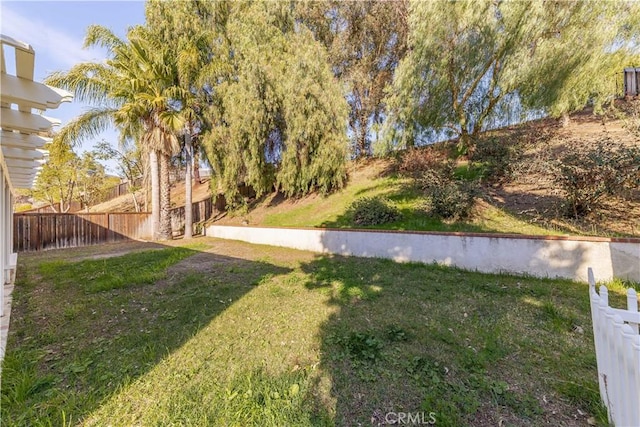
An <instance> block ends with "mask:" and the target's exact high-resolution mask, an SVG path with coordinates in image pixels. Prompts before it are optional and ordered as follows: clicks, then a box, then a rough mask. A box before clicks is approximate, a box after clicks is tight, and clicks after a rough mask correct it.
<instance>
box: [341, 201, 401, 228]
mask: <svg viewBox="0 0 640 427" xmlns="http://www.w3.org/2000/svg"><path fill="white" fill-rule="evenodd" d="M348 214H349V215H350V216H351V221H352V222H353V224H355V225H365V226H366V225H381V224H387V223H389V222H393V221H397V220H398V219H400V217H401V214H400V211H398V209H396V208H395V207H393V206H391V205H390V204H389V203H388V202H387V201H386V200H384V199H381V198H378V197H364V198H361V199H358V200H356V201H355V202H353V203H352V204H351V206H350V207H349V209H348Z"/></svg>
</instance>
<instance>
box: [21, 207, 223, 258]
mask: <svg viewBox="0 0 640 427" xmlns="http://www.w3.org/2000/svg"><path fill="white" fill-rule="evenodd" d="M223 202H224V200H222V206H221V207H218V204H220V200H218V203H217V204H216V205H214V203H213V201H212V199H211V198H207V199H205V200H201V201H199V202H195V203H193V205H192V206H193V208H192V209H193V223H194V225H195V227H196V230H194V234H199V231H200V230H199V229H198V227H199V226H201V225H202V223H203V222H204V221H206V220H208V219H209V218H211V217H212V216H213V214H214V212H216V211H217V210H220V209H224V203H223ZM171 228H172V229H173V234H174V235H182V234H184V206H182V207H179V208H175V209H172V210H171ZM13 230H14V232H13V236H14V243H13V245H14V251H15V252H22V251H39V250H46V249H60V248H73V247H77V246H89V245H96V244H99V243H107V242H116V241H120V240H130V239H133V240H136V239H150V238H151V237H152V235H151V234H152V224H151V214H150V213H149V212H120V213H115V212H113V213H94V212H91V213H50V212H30V213H24V212H21V213H16V214H14V216H13Z"/></svg>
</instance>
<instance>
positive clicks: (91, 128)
mask: <svg viewBox="0 0 640 427" xmlns="http://www.w3.org/2000/svg"><path fill="white" fill-rule="evenodd" d="M127 39H128V41H127V42H125V41H123V40H121V39H120V38H118V37H117V36H116V35H115V34H113V33H112V32H111V31H110V30H108V29H106V28H104V27H101V26H90V27H89V28H88V30H87V37H86V39H85V46H95V45H98V46H102V47H105V48H106V49H107V51H108V54H109V59H108V60H107V61H106V62H104V63H81V64H78V65H76V66H74V67H73V68H71V70H69V71H67V72H55V73H53V74H51V75H50V76H49V77H48V78H47V79H46V83H47V84H51V85H54V86H58V87H62V88H65V89H67V90H71V91H73V92H75V96H76V99H78V100H80V101H83V102H87V103H89V104H92V105H94V107H93V108H91V109H90V110H88V111H86V112H85V113H83V114H81V115H80V116H78V117H77V118H75V119H74V120H73V121H71V122H70V123H69V124H68V125H67V126H65V127H64V128H63V129H61V131H60V133H59V135H58V138H60V139H61V140H63V141H66V142H68V143H70V144H75V143H77V142H80V141H82V140H85V139H88V138H92V137H95V136H97V135H98V134H99V133H100V132H102V131H103V130H106V129H107V128H108V127H109V126H111V125H115V126H116V128H117V129H118V130H119V131H120V136H121V139H123V140H125V139H134V140H137V141H138V142H139V144H140V145H141V148H142V149H143V150H144V151H145V152H146V153H147V155H148V156H149V164H150V169H151V187H152V218H153V230H154V232H153V235H154V238H155V239H161V240H164V239H169V238H170V237H171V218H170V216H169V209H170V205H171V204H170V200H169V179H168V177H169V171H168V168H169V159H170V156H171V155H173V154H175V153H176V151H177V149H178V147H179V144H178V141H177V138H176V136H175V134H176V131H177V130H178V129H181V128H182V126H183V122H182V120H181V118H180V115H179V112H178V111H177V110H176V109H175V108H174V107H173V105H172V103H174V102H175V101H174V100H175V99H176V98H177V97H178V96H179V89H178V88H177V87H176V82H177V80H176V72H177V70H176V68H175V66H173V65H172V64H173V61H170V60H168V59H169V54H168V53H167V51H166V49H163V48H162V44H161V43H160V41H159V40H157V39H154V37H153V35H152V34H151V32H149V31H147V30H146V29H145V28H143V27H140V26H138V27H134V28H132V29H131V30H130V31H129V33H128V34H127Z"/></svg>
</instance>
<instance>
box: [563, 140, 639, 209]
mask: <svg viewBox="0 0 640 427" xmlns="http://www.w3.org/2000/svg"><path fill="white" fill-rule="evenodd" d="M552 171H553V178H554V181H555V182H556V184H557V185H558V186H559V187H560V188H561V189H562V190H563V191H564V193H565V197H566V202H565V208H566V209H565V211H566V214H567V215H569V216H572V217H574V218H580V217H584V216H587V215H588V214H589V213H591V212H594V211H596V210H597V209H598V208H600V207H601V206H602V202H603V201H604V200H605V198H606V197H607V196H613V197H615V196H617V197H621V198H625V197H629V196H630V195H631V194H632V193H633V191H634V190H636V189H637V188H638V186H640V148H638V147H627V146H625V145H623V144H619V143H615V142H613V141H611V140H610V139H605V140H602V141H600V142H599V143H598V144H597V145H596V146H595V147H594V148H591V149H588V150H585V151H573V152H570V153H568V154H566V155H564V156H563V157H561V158H560V159H559V160H558V161H556V162H555V163H554V164H553V165H552Z"/></svg>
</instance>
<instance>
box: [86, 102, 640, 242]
mask: <svg viewBox="0 0 640 427" xmlns="http://www.w3.org/2000/svg"><path fill="white" fill-rule="evenodd" d="M490 136H492V137H495V138H496V139H497V142H498V143H503V142H506V143H511V142H513V141H517V142H518V143H519V144H520V145H521V146H522V147H523V153H522V156H521V158H520V159H519V160H518V162H517V165H516V167H515V170H516V172H515V174H514V176H513V177H512V179H510V180H508V181H506V182H502V183H500V184H483V186H482V189H481V196H480V197H479V198H478V199H477V202H476V206H475V208H474V210H473V214H472V216H471V218H470V219H468V220H466V221H442V220H439V219H436V218H432V217H430V216H429V215H428V213H427V212H426V210H425V209H424V206H425V205H426V203H427V201H428V200H427V199H426V198H425V197H424V195H423V194H422V193H421V192H420V191H418V190H416V189H415V188H413V187H412V186H411V185H410V183H409V181H408V180H407V179H406V178H402V177H400V176H398V175H397V173H396V169H397V163H398V161H397V160H396V159H372V160H364V161H358V162H354V163H351V164H350V165H349V184H348V185H347V186H346V187H345V188H344V189H341V190H340V191H336V192H334V193H332V194H330V195H328V196H326V197H323V196H320V195H317V194H312V195H309V196H306V197H302V198H295V199H286V198H284V197H283V196H282V195H281V194H268V195H266V196H263V197H262V198H260V199H259V200H254V201H252V202H251V203H250V204H249V206H248V207H246V208H245V209H243V210H239V211H235V212H226V213H223V214H219V215H218V216H216V217H215V218H213V219H212V221H211V222H215V223H216V224H220V225H225V224H227V225H253V226H261V225H264V226H284V227H354V225H353V223H352V220H351V218H350V216H349V213H348V208H349V206H350V205H351V203H353V201H354V200H357V199H358V198H361V197H375V196H382V197H385V198H387V199H388V200H389V201H390V203H391V204H393V205H395V206H396V207H397V208H398V209H399V210H400V211H401V213H402V219H401V220H399V221H396V222H394V223H391V224H386V225H385V226H383V227H378V228H389V229H397V230H435V231H471V232H489V233H516V234H531V235H562V234H577V235H595V236H633V237H640V190H638V191H636V192H635V194H634V197H633V198H632V199H631V200H626V201H619V200H613V199H611V200H605V202H604V208H603V209H601V210H600V211H598V212H597V213H595V214H592V215H590V216H588V217H587V218H583V219H580V220H575V219H570V218H567V217H566V216H565V215H563V211H562V202H563V194H562V192H561V191H560V190H559V189H558V188H556V187H555V184H554V183H553V181H552V179H551V175H550V172H549V168H548V164H549V163H548V162H549V161H552V160H554V159H556V158H558V157H559V156H561V155H562V154H563V153H565V152H567V151H568V150H576V149H584V148H585V147H586V148H589V147H593V146H595V145H596V144H597V143H598V142H599V141H602V140H606V139H609V140H614V141H618V142H621V143H623V144H626V145H629V146H640V141H639V140H638V138H637V137H634V136H633V135H632V134H631V133H630V132H629V131H628V130H627V129H626V128H625V126H624V122H623V121H622V120H620V119H618V118H615V117H613V116H608V117H600V116H595V115H594V114H592V112H591V111H590V110H585V111H582V112H579V113H576V114H573V115H572V116H571V122H570V123H569V125H568V126H566V127H561V126H560V125H559V123H558V121H556V120H553V119H541V120H536V121H533V122H529V123H526V124H522V125H519V126H514V127H510V128H505V129H500V130H496V131H492V132H490ZM460 167H461V168H463V169H464V167H465V163H464V162H461V163H460ZM210 195H211V193H210V190H209V182H208V181H207V182H204V183H202V184H197V185H195V186H194V196H193V200H194V201H199V200H202V199H204V198H206V197H210ZM171 199H172V206H182V205H183V204H184V183H177V184H174V185H173V186H172V189H171ZM139 200H142V197H139ZM91 210H92V211H102V212H104V211H111V212H115V211H119V212H131V211H134V207H133V203H132V198H131V195H126V196H122V197H120V198H118V199H114V200H111V201H109V202H106V203H103V204H100V205H96V206H94V207H93V208H92V209H91ZM374 228H375V227H374Z"/></svg>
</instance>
